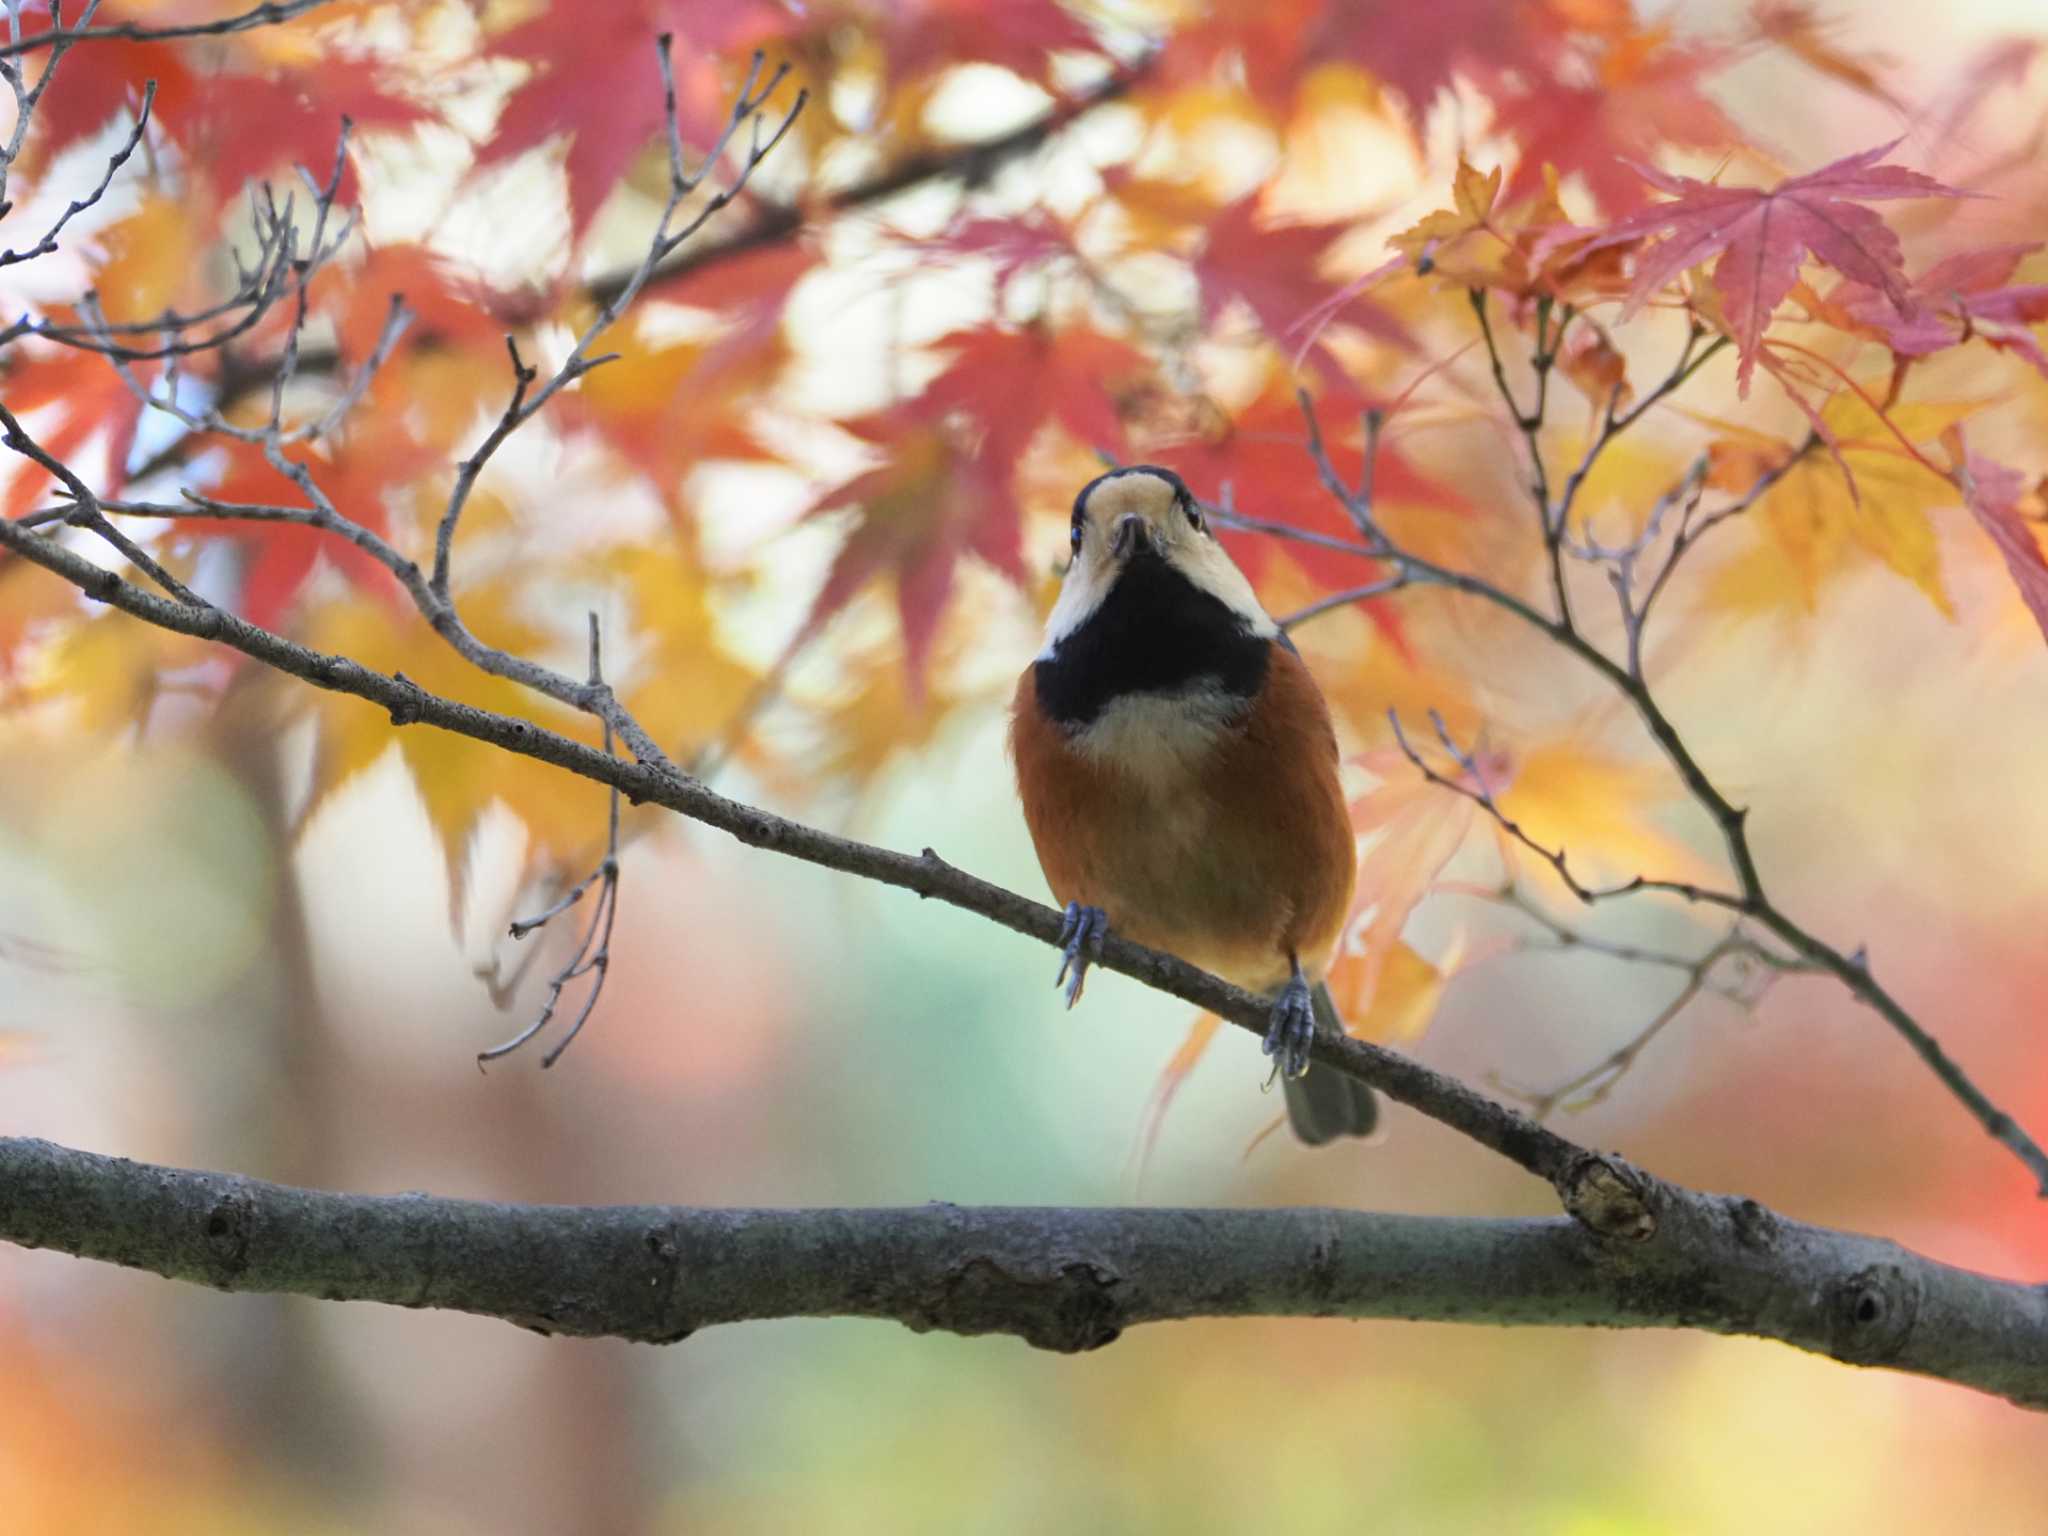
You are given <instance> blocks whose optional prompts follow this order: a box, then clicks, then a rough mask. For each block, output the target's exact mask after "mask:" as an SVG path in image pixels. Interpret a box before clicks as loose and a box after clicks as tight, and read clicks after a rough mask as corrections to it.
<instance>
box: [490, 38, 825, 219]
mask: <svg viewBox="0 0 2048 1536" xmlns="http://www.w3.org/2000/svg"><path fill="white" fill-rule="evenodd" d="M794 22H795V18H794V17H793V16H792V15H791V13H790V12H789V11H788V10H785V9H784V8H783V7H782V6H779V5H774V4H770V3H768V0H723V3H721V4H718V5H700V4H693V3H692V0H608V3H606V4H604V5H588V6H586V5H550V6H548V7H547V8H546V9H545V10H543V11H541V12H540V14H539V15H537V16H535V17H534V18H533V19H532V20H530V21H526V22H522V23H521V24H520V25H518V26H515V27H513V28H512V29H511V30H510V31H508V32H506V33H505V34H504V36H502V37H500V38H499V39H498V40H497V43H496V45H495V47H494V48H493V49H492V52H493V53H494V54H495V55H496V56H498V57H501V58H509V59H515V60H518V61H519V62H520V63H523V64H526V65H528V66H530V67H531V69H532V70H533V73H532V75H531V76H530V77H529V78H528V79H527V80H526V81H525V82H524V83H523V84H522V85H520V86H519V88H518V89H517V90H515V91H513V93H512V95H511V97H510V98H509V99H508V100H507V101H506V103H505V111H504V114H503V116H501V117H500V118H499V119H498V127H497V131H496V132H495V133H494V134H493V135H492V136H491V140H490V142H489V143H488V144H487V145H485V146H484V149H483V151H482V152H481V154H480V155H479V156H478V159H477V164H478V165H479V166H480V167H482V166H490V165H494V164H497V163H498V162H500V161H503V160H508V159H510V158H512V157H513V156H515V155H519V154H523V153H524V152H525V151H527V150H529V149H532V148H534V147H535V146H536V145H539V144H543V143H546V142H547V141H548V140H550V139H554V138H557V137H560V136H563V135H566V136H567V137H568V141H569V147H568V154H567V157H566V160H565V169H566V170H567V172H568V179H569V220H570V229H571V232H572V234H574V235H575V236H579V237H580V236H581V235H582V234H583V232H584V231H585V230H586V229H588V228H589V227H590V221H591V220H592V219H593V218H595V217H596V216H597V210H598V208H599V206H600V205H601V204H602V203H603V202H604V200H605V198H606V197H607V196H609V195H610V193H611V191H612V189H613V188H614V187H615V186H617V185H618V183H619V180H620V178H621V177H623V176H624V175H625V174H626V168H627V167H628V166H629V165H631V164H632V161H633V157H634V156H635V155H637V154H638V153H639V152H640V151H641V150H642V149H643V148H645V147H646V146H647V145H648V144H649V143H650V142H652V141H653V139H654V137H655V136H656V135H657V134H658V133H660V132H661V129H662V123H663V116H662V85H661V78H660V76H659V74H658V73H657V72H656V70H655V67H654V39H655V37H656V36H657V35H659V34H663V33H671V34H673V35H674V37H675V48H674V53H673V58H674V61H675V74H676V92H677V102H676V106H677V120H678V122H679V124H680V126H681V128H682V131H683V133H684V136H685V138H686V139H688V140H690V141H692V142H695V143H699V144H702V143H706V142H709V141H710V139H711V138H712V137H713V136H714V135H715V134H716V132H717V126H718V124H719V122H720V121H721V120H722V119H723V118H724V116H725V114H726V111H727V110H728V108H729V106H730V94H729V89H728V83H727V81H726V80H725V79H724V78H723V77H722V74H721V71H720V67H719V66H720V61H721V59H723V58H724V57H725V56H727V55H730V54H732V53H734V52H736V51H738V50H740V49H744V48H753V47H760V46H763V45H765V44H767V43H769V42H772V41H774V40H776V39H778V38H782V37H785V36H787V35H788V34H789V33H790V31H791V30H792V28H793V26H794Z"/></svg>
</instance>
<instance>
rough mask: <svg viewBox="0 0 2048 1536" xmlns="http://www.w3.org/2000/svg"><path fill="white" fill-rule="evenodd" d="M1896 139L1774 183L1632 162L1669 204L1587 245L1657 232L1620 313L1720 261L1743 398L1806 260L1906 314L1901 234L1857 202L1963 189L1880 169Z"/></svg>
mask: <svg viewBox="0 0 2048 1536" xmlns="http://www.w3.org/2000/svg"><path fill="white" fill-rule="evenodd" d="M1898 142H1899V141H1898V140H1896V139H1894V140H1893V141H1892V142H1891V143H1890V144H1880V145H1879V146H1878V147H1877V148H1875V149H1867V150H1865V151H1863V152H1862V153H1861V154H1857V155H1848V156H1845V157H1844V158H1842V159H1840V160H1837V161H1835V162H1834V163H1833V164H1832V165H1825V166H1822V167H1821V168H1820V169H1819V170H1817V171H1809V172H1808V173H1807V174H1806V175H1804V176H1794V177H1793V178H1791V179H1790V180H1789V181H1783V182H1780V183H1779V184H1778V185H1777V186H1775V187H1771V188H1764V187H1719V186H1715V185H1714V184H1712V183H1711V182H1705V181H1695V180H1694V179H1693V178H1692V177H1690V176H1672V175H1667V174H1666V173H1665V172H1663V171H1659V170H1656V169H1655V168H1653V167H1651V166H1647V165H1638V166H1637V167H1636V172H1637V174H1638V175H1640V176H1641V177H1642V178H1643V179H1644V180H1645V181H1647V182H1649V183H1650V184H1651V185H1652V186H1654V187H1656V188H1657V189H1658V190H1659V191H1662V192H1668V193H1670V194H1671V197H1672V199H1673V200H1672V201H1671V202H1668V203H1659V204H1657V206H1655V207H1654V208H1646V209H1644V210H1643V211H1642V212H1641V213H1636V214H1631V215H1629V216H1628V217H1627V218H1623V219H1618V220H1616V221H1615V222H1614V223H1612V224H1610V225H1608V226H1607V227H1606V229H1604V230H1602V231H1601V232H1600V233H1599V235H1598V236H1597V238H1595V239H1594V240H1593V242H1592V243H1591V244H1590V245H1589V246H1588V247H1587V250H1589V251H1592V250H1599V249H1601V248H1602V247H1605V246H1611V245H1619V244H1623V243H1625V242H1628V241H1632V240H1643V239H1646V238H1647V237H1651V236H1661V237H1662V238H1660V239H1657V240H1656V241H1655V243H1653V244H1650V245H1647V246H1645V247H1644V248H1643V249H1642V250H1641V251H1639V252H1638V253H1637V256H1636V276H1635V284H1634V286H1633V287H1632V288H1631V289H1630V291H1629V296H1628V302H1627V303H1626V304H1625V305H1623V306H1622V318H1623V319H1627V318H1628V317H1629V316H1630V315H1632V314H1634V313H1635V312H1636V311H1637V310H1639V309H1641V308H1642V306H1643V305H1644V304H1645V303H1647V302H1648V301H1649V299H1650V297H1651V296H1652V295H1653V294H1655V293H1656V292H1657V291H1658V290H1659V289H1661V288H1662V287H1663V286H1664V285H1665V284H1666V283H1668V282H1670V281H1671V280H1672V279H1673V278H1675V277H1677V276H1678V274H1679V273H1681V272H1683V271H1684V270H1685V269H1686V268H1688V267H1692V266H1697V265H1698V264H1700V263H1701V262H1703V261H1705V260H1707V259H1708V258H1709V257H1714V258H1716V260H1715V262H1714V272H1713V282H1714V287H1715V289H1716V290H1717V291H1718V293H1719V295H1720V299H1721V311H1722V313H1723V315H1725V316H1726V318H1727V322H1728V325H1729V328H1730V330H1731V331H1732V333H1733V335H1734V339H1735V345H1736V349H1737V352H1738V355H1739V356H1740V358H1741V363H1740V366H1739V367H1738V368H1737V370H1736V375H1735V378H1736V385H1737V388H1738V389H1739V390H1740V391H1741V392H1742V393H1744V394H1747V393H1748V390H1749V381H1750V375H1751V373H1752V372H1753V371H1754V370H1755V368H1756V362H1757V354H1758V352H1759V351H1760V350H1761V349H1762V346H1763V336H1764V327H1765V326H1766V325H1767V324H1768V323H1769V322H1770V318H1771V315H1772V314H1773V313H1774V312H1775V311H1776V310H1777V307H1778V305H1779V304H1780V303H1782V302H1783V301H1784V299H1785V296H1786V295H1787V294H1789V293H1790V292H1791V291H1792V285H1793V284H1794V283H1795V282H1797V281H1798V279H1799V265H1800V263H1801V262H1802V261H1804V260H1805V259H1806V258H1807V257H1808V256H1812V257H1814V258H1815V259H1816V260H1818V261H1821V262H1823V263H1825V264H1826V265H1828V266H1830V267H1833V268H1834V269H1835V270H1836V271H1837V272H1840V273H1841V274H1842V275H1843V276H1844V277H1847V278H1850V279H1851V280H1853V281H1856V282H1860V283H1864V284H1867V285H1868V286H1870V287H1872V288H1875V289H1877V290H1878V291H1880V292H1881V293H1883V294H1884V296H1885V297H1886V298H1887V299H1888V300H1890V301H1891V304H1892V306H1893V307H1894V308H1895V309H1898V310H1900V311H1902V312H1906V311H1910V310H1911V308H1912V298H1911V295H1910V293H1909V292H1908V289H1907V286H1906V274H1905V266H1904V262H1903V259H1902V258H1901V256H1900V252H1899V237H1898V236H1897V235H1895V234H1893V233H1892V230H1891V228H1890V226H1889V225H1887V224H1886V223H1885V222H1884V220H1883V219H1882V218H1881V217H1879V216H1878V215H1877V214H1876V213H1874V212H1872V211H1871V210H1870V209H1868V208H1866V207H1864V206H1863V204H1864V203H1866V202H1875V201H1879V200H1882V199H1887V198H1901V197H1966V196H1968V195H1969V194H1967V193H1964V192H1959V191H1957V190H1956V189H1955V188H1953V187H1949V186H1945V185H1943V184H1942V183H1941V182H1938V181H1936V180H1935V179H1934V178H1933V177H1931V176H1923V175H1921V174H1920V173H1919V172H1918V171H1909V170H1907V169H1906V168H1905V167H1904V166H1897V165H1879V164H1878V162H1879V161H1880V160H1882V159H1883V158H1884V157H1885V156H1886V155H1888V154H1890V153H1891V151H1892V150H1893V149H1894V148H1896V147H1897V145H1898Z"/></svg>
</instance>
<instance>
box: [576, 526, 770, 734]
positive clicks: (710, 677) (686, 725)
mask: <svg viewBox="0 0 2048 1536" xmlns="http://www.w3.org/2000/svg"><path fill="white" fill-rule="evenodd" d="M589 564H590V566H591V568H592V570H593V572H594V573H595V574H597V575H598V576H600V577H602V578H610V579H611V580H612V581H613V582H616V583H617V584H618V585H619V586H620V587H621V589H622V591H623V594H624V596H625V597H626V599H627V601H628V602H629V603H630V604H631V606H632V615H633V624H634V630H633V633H634V639H635V647H634V651H635V655H634V669H633V672H632V673H631V674H630V675H628V676H625V677H621V678H618V679H615V680H614V686H616V687H618V689H619V690H620V695H621V697H622V698H624V700H625V702H626V707H627V708H628V709H630V710H631V711H632V712H633V716H634V718H635V719H637V720H638V721H639V722H640V723H641V725H643V726H645V727H646V728H647V731H648V734H649V735H651V736H653V738H654V739H655V740H656V741H657V742H658V743H660V744H661V746H662V748H663V750H664V751H667V752H670V753H672V754H674V755H676V756H677V757H679V758H681V759H683V760H688V759H689V758H690V757H692V756H693V755H695V753H696V752H697V750H698V749H699V748H700V747H703V746H704V745H706V744H707V743H709V742H711V741H713V740H716V739H718V738H720V737H721V736H722V735H723V734H724V733H725V732H726V731H727V729H728V728H729V727H731V726H733V725H734V724H735V723H736V721H737V718H738V716H739V714H740V712H741V711H742V710H743V709H744V708H745V707H746V705H747V704H748V701H749V700H751V699H752V698H753V696H754V693H755V690H756V689H757V688H758V687H759V686H760V685H761V677H760V674H759V673H758V672H756V671H755V670H754V669H753V668H752V667H750V666H748V665H746V664H745V663H744V662H742V661H740V660H739V659H737V658H736V657H735V656H734V655H733V654H732V653H731V651H729V650H728V649H727V648H726V646H725V642H724V639H723V637H722V636H721V635H720V633H719V629H718V623H717V615H716V613H715V612H714V610H713V607H712V583H711V580H710V578H709V575H708V574H707V573H706V571H705V570H704V567H703V565H702V563H701V562H700V561H698V560H697V559H696V558H695V557H694V555H692V554H691V553H689V552H688V551H686V550H685V549H684V548H683V547H682V546H681V545H680V544H679V543H677V542H673V541H669V542H663V543H659V544H653V545H648V544H624V545H618V546H616V547H614V548H611V549H607V550H603V551H600V552H598V553H597V554H595V555H593V556H592V557H591V559H590V562H589Z"/></svg>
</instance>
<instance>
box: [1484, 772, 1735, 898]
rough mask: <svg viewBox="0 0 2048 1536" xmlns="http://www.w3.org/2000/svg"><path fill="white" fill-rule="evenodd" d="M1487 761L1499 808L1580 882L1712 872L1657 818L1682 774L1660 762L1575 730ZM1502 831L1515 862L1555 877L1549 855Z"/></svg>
mask: <svg viewBox="0 0 2048 1536" xmlns="http://www.w3.org/2000/svg"><path fill="white" fill-rule="evenodd" d="M1485 763H1486V768H1487V779H1488V787H1489V788H1490V789H1491V790H1492V792H1493V795H1494V798H1495V799H1496V801H1497V802H1498V803H1499V805H1500V808H1501V810H1502V812H1503V813H1504V814H1505V815H1506V816H1507V817H1508V818H1509V819H1511V820H1512V821H1514V822H1515V823H1516V824H1517V825H1519V826H1520V827H1521V828H1522V830H1523V831H1524V832H1526V833H1527V834H1528V835H1529V837H1530V838H1531V840H1533V841H1534V842H1536V843H1538V844H1539V845H1541V846H1542V847H1544V848H1548V849H1552V850H1562V851H1563V852H1564V853H1565V855H1566V857H1567V859H1568V861H1569V863H1570V866H1571V870H1572V875H1573V877H1574V878H1575V879H1577V880H1578V881H1580V882H1581V883H1582V884H1595V883H1608V882H1618V881H1623V880H1630V879H1633V878H1635V877H1636V876H1637V875H1642V876H1644V877H1645V878H1648V879H1659V880H1695V881H1705V880H1710V879H1712V878H1713V876H1714V873H1715V870H1714V866H1713V865H1711V864H1710V863H1708V862H1707V861H1706V860H1704V859H1702V858H1701V857H1700V856H1699V855H1698V854H1697V853H1695V852H1694V851H1693V850H1692V849H1691V848H1689V847H1688V846H1686V844H1685V843H1683V842H1681V841H1680V840H1679V839H1678V838H1677V837H1675V836H1674V835H1672V834H1671V833H1670V832H1669V831H1667V830H1666V829H1665V828H1664V827H1663V826H1661V825H1660V824H1659V822H1658V820H1657V816H1656V813H1657V811H1658V810H1659V809H1660V808H1661V807H1663V806H1665V805H1668V804H1670V803H1672V802H1673V801H1674V800H1676V799H1677V798H1678V786H1677V781H1676V780H1675V779H1674V778H1673V776H1672V774H1671V772H1670V770H1669V769H1668V768H1666V767H1665V766H1664V765H1663V764H1662V763H1658V762H1651V761H1641V760H1633V759H1628V758H1622V757H1617V756H1613V755H1611V754H1609V753H1607V752H1604V751H1602V750H1600V749H1599V748H1597V747H1594V746H1592V745H1591V744H1590V743H1588V742H1585V741H1583V740H1580V739H1577V738H1576V737H1571V736H1567V737H1564V738H1561V739H1558V740H1554V741H1548V742H1543V743H1540V744H1538V745H1535V746H1532V747H1528V748H1525V749H1523V750H1522V751H1520V752H1515V753H1510V752H1495V753H1490V754H1487V756H1486V758H1485ZM1498 838H1499V842H1500V846H1501V857H1502V859H1503V860H1504V861H1505V863H1506V864H1507V866H1508V867H1509V868H1510V869H1517V868H1520V869H1528V870H1532V871H1535V872H1537V873H1539V874H1540V875H1544V876H1548V877H1550V878H1553V879H1554V878H1555V874H1554V871H1553V870H1552V869H1551V867H1550V865H1549V864H1548V863H1547V862H1545V861H1544V860H1542V859H1540V858H1538V857H1537V856H1536V855H1535V854H1533V853H1531V852H1530V851H1529V850H1528V849H1527V848H1525V847H1524V846H1523V845H1522V844H1521V843H1519V842H1517V841H1515V840H1514V839H1513V838H1512V837H1510V836H1509V835H1508V834H1507V833H1506V832H1505V831H1499V833H1498Z"/></svg>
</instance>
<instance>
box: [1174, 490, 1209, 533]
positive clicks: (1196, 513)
mask: <svg viewBox="0 0 2048 1536" xmlns="http://www.w3.org/2000/svg"><path fill="white" fill-rule="evenodd" d="M1180 505H1181V510H1182V511H1183V512H1185V513H1187V515H1188V526H1189V527H1190V528H1192V529H1194V530H1195V532H1197V533H1207V532H1208V531H1209V528H1208V524H1207V523H1206V522H1204V521H1203V519H1202V509H1201V508H1200V507H1198V506H1196V505H1195V498H1194V497H1192V496H1189V497H1187V498H1186V499H1184V500H1183V501H1182V502H1181V504H1180Z"/></svg>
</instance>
